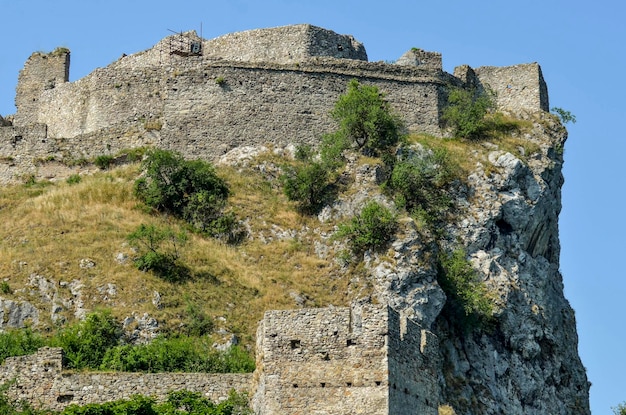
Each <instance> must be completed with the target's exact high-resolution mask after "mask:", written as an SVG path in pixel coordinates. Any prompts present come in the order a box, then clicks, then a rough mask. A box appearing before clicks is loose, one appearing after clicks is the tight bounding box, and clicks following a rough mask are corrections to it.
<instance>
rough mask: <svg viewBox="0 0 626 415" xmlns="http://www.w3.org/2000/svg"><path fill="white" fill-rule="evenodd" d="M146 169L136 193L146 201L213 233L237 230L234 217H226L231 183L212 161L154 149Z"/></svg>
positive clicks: (144, 167)
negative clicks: (193, 158)
mask: <svg viewBox="0 0 626 415" xmlns="http://www.w3.org/2000/svg"><path fill="white" fill-rule="evenodd" d="M143 170H144V172H145V177H143V178H140V179H138V180H137V181H136V182H135V194H136V195H137V197H138V198H139V199H140V200H142V201H143V202H144V203H145V204H146V205H148V206H150V207H152V208H154V209H156V210H158V211H161V212H166V213H170V214H172V215H174V216H176V217H179V218H181V219H184V220H185V221H187V222H188V223H189V224H191V226H192V227H193V228H194V229H195V230H196V231H199V232H203V233H206V234H208V235H211V236H215V237H222V236H225V237H226V239H228V240H229V238H230V236H231V235H233V234H237V232H238V230H237V229H236V227H237V226H238V222H237V221H236V220H235V218H234V217H227V218H223V216H224V214H223V211H224V208H225V206H226V200H227V198H228V195H229V189H228V186H227V185H226V182H225V181H224V180H223V179H221V178H220V177H218V176H217V174H216V172H215V169H214V168H213V166H212V165H211V164H210V163H208V162H205V161H202V160H191V161H187V160H185V159H184V158H183V157H182V156H181V155H180V154H178V153H174V152H171V151H166V150H159V149H155V150H151V151H149V152H148V153H147V157H146V158H145V159H144V161H143ZM226 227H229V228H228V229H226ZM229 241H230V240H229Z"/></svg>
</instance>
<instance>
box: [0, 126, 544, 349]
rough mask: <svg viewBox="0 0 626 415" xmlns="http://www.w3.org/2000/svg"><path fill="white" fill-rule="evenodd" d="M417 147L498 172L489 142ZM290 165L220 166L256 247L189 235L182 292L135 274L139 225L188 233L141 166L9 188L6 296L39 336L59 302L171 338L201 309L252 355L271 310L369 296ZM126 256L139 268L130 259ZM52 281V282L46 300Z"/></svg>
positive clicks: (274, 160)
mask: <svg viewBox="0 0 626 415" xmlns="http://www.w3.org/2000/svg"><path fill="white" fill-rule="evenodd" d="M410 141H414V142H421V143H423V144H426V145H427V146H429V147H438V146H439V147H445V148H446V150H447V151H448V153H449V154H450V155H451V156H452V158H453V159H454V160H455V161H456V163H457V164H458V165H459V166H460V167H461V169H462V170H463V171H465V172H467V171H470V170H471V169H472V168H473V166H475V165H476V162H478V161H480V162H482V163H483V164H485V165H487V166H488V164H489V163H488V161H487V160H486V154H487V153H488V151H490V148H489V147H486V146H484V145H482V144H480V143H471V142H464V141H451V140H441V139H436V138H433V137H428V136H419V137H417V136H415V137H411V139H410ZM497 144H498V146H499V147H500V148H501V149H504V150H507V151H511V152H514V153H515V154H517V155H518V156H520V155H522V154H525V155H526V156H528V155H530V154H532V153H533V152H534V151H536V150H537V148H536V147H535V148H532V147H533V145H532V143H530V142H528V141H525V140H521V139H517V138H510V137H509V138H507V139H498V140H497ZM284 162H285V160H283V159H281V158H280V157H279V156H276V155H273V154H265V155H261V156H259V157H257V158H256V159H255V160H254V161H253V162H251V163H249V166H248V167H236V168H235V167H223V166H222V167H218V168H217V171H218V174H219V175H220V176H221V177H223V178H224V179H225V180H226V181H227V183H228V185H229V187H230V189H231V196H230V198H229V208H230V209H232V211H233V212H234V213H235V214H236V215H237V217H238V218H240V219H242V220H244V223H245V226H246V228H247V229H248V231H249V238H248V239H246V240H245V241H244V242H243V243H241V244H239V245H235V246H233V245H227V244H224V243H222V242H219V241H217V240H215V239H211V238H205V237H201V236H199V235H197V234H193V233H191V232H189V236H190V240H189V242H188V244H187V245H186V247H185V249H184V251H183V252H182V256H181V258H182V260H183V262H184V263H185V264H186V265H187V266H189V267H190V268H191V269H192V271H193V275H194V277H193V278H192V279H191V280H188V281H185V282H182V283H171V282H166V281H163V280H162V279H159V278H158V277H156V276H154V275H152V274H151V273H147V272H141V271H138V270H137V269H136V268H135V267H134V266H133V262H132V258H133V256H134V255H135V253H134V252H133V250H132V248H131V247H130V246H129V245H128V243H127V240H126V237H127V236H128V235H129V234H130V233H131V232H132V231H133V230H135V229H136V228H137V227H138V226H139V225H140V224H142V223H145V224H156V225H159V226H165V225H167V226H171V227H173V228H175V229H184V228H185V224H184V223H183V222H181V221H177V220H175V219H172V218H171V217H168V216H163V215H158V214H154V213H153V212H150V211H149V210H147V209H146V208H145V207H144V206H143V205H142V204H141V203H140V202H139V201H138V200H137V199H136V198H135V196H134V195H133V183H134V181H135V180H136V178H137V177H138V176H139V174H140V166H139V164H132V165H126V166H121V167H117V168H113V169H111V170H107V171H101V172H99V173H97V174H94V175H85V176H83V177H82V180H80V182H78V183H75V184H69V183H68V182H65V181H58V182H55V183H50V182H35V183H32V182H31V183H29V184H22V185H14V186H10V187H5V188H2V189H0V222H2V224H3V226H2V227H0V244H1V245H0V246H1V248H2V249H0V283H2V293H1V294H0V295H1V296H2V297H3V298H6V299H13V300H27V301H29V302H30V303H32V304H34V305H36V306H37V308H38V309H39V310H43V311H42V312H41V313H40V327H42V328H50V329H53V328H54V326H55V323H53V321H52V319H51V311H50V310H51V307H52V303H53V302H55V303H57V304H63V303H65V305H64V306H63V309H62V310H61V311H59V312H57V313H56V314H55V315H57V316H62V318H61V319H58V320H59V321H68V322H71V321H73V320H74V319H75V312H76V310H77V308H83V309H84V310H86V311H91V310H94V309H97V308H106V309H111V311H112V313H113V315H115V316H116V317H118V318H120V319H122V318H124V317H127V316H129V315H132V314H133V313H138V314H139V315H142V314H143V313H148V314H149V315H150V316H152V317H154V318H156V319H157V320H158V322H159V326H160V327H161V329H162V330H163V331H164V332H167V331H174V332H175V331H177V330H178V329H180V327H181V326H184V325H186V324H188V323H190V320H191V319H192V318H193V315H194V311H193V310H194V309H195V310H198V309H199V310H202V311H203V312H204V313H205V314H206V315H207V316H209V317H210V318H211V319H212V320H213V322H214V323H215V330H214V331H215V332H220V331H221V330H220V329H224V330H226V331H227V332H233V333H235V334H237V335H238V336H239V337H240V338H241V339H242V340H243V342H244V344H248V345H250V344H252V343H253V342H254V340H253V339H254V333H255V330H256V326H257V323H258V321H259V320H260V319H261V318H262V315H263V312H264V311H265V310H268V309H281V308H294V307H299V306H309V307H318V306H326V305H329V304H333V305H336V306H340V305H347V304H348V303H349V302H350V300H351V299H353V298H354V297H355V296H356V295H357V294H356V293H358V295H360V296H361V295H365V294H367V293H368V285H367V276H366V272H365V271H364V269H363V267H362V266H359V265H352V266H349V267H342V266H341V265H339V264H338V263H337V262H336V261H335V260H334V256H335V255H336V252H335V253H334V254H331V255H330V256H329V258H327V259H321V257H323V255H322V256H320V255H318V254H316V244H317V245H318V246H319V245H320V242H322V245H326V246H328V245H332V244H333V241H329V240H328V236H329V235H331V234H332V233H333V232H334V229H335V225H336V224H335V223H332V222H327V223H323V222H320V221H319V220H318V219H317V217H314V216H306V215H302V214H299V213H297V212H296V209H295V208H294V205H293V203H292V202H289V201H288V200H287V199H286V197H285V196H284V195H283V192H282V189H281V188H280V182H279V180H277V168H276V166H277V165H279V164H280V163H284ZM368 162H372V160H370V159H367V158H363V157H362V158H361V159H360V160H357V161H356V164H353V165H359V164H363V163H368ZM374 162H376V161H374ZM345 175H346V177H348V183H347V184H346V187H345V188H344V189H342V190H343V192H344V194H347V195H349V194H350V192H354V191H355V189H356V188H358V187H359V186H360V185H361V184H360V183H354V182H353V181H352V182H351V181H350V178H352V179H353V178H354V172H349V171H348V172H346V174H345ZM377 191H379V190H377ZM400 231H401V229H400ZM123 257H127V258H128V259H127V260H126V261H120V258H123ZM85 259H88V260H90V261H91V262H92V263H93V264H95V266H90V265H91V264H90V263H89V262H88V261H87V262H86V261H84V260H85ZM81 261H82V262H81ZM81 264H82V266H81ZM36 276H39V278H36ZM42 280H44V281H48V282H49V283H50V284H49V285H48V286H47V287H44V289H43V290H42V289H41V281H42ZM72 281H80V283H81V284H82V287H81V288H80V289H79V290H78V292H77V291H76V288H75V285H74V289H73V290H74V292H72V288H71V285H72V284H70V283H71V282H72ZM35 285H38V286H39V288H37V287H35ZM112 287H113V288H112ZM155 293H158V295H156V294H155ZM155 296H157V297H158V296H160V300H158V301H155ZM57 324H58V323H57ZM221 332H224V331H221Z"/></svg>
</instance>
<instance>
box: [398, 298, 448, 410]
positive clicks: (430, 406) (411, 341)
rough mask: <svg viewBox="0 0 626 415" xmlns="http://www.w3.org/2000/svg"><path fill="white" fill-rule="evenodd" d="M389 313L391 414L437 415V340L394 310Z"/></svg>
mask: <svg viewBox="0 0 626 415" xmlns="http://www.w3.org/2000/svg"><path fill="white" fill-rule="evenodd" d="M388 314H389V317H388V321H389V337H388V342H387V347H388V353H389V413H390V414H394V415H409V414H420V415H437V412H438V404H439V402H438V399H437V398H438V396H439V383H438V379H437V373H438V367H439V365H438V363H439V357H438V356H439V342H438V340H437V337H436V336H435V335H434V334H432V333H431V332H429V331H427V330H423V329H422V327H421V326H420V325H419V324H417V323H416V322H414V321H412V320H410V319H408V318H406V317H403V316H401V315H400V314H399V313H398V312H396V311H394V310H392V309H391V308H390V309H389V310H388Z"/></svg>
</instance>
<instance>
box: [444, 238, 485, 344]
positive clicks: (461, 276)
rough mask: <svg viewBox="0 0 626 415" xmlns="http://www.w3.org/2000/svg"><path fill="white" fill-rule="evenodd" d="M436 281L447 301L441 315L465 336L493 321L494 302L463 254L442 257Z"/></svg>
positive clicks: (455, 253) (459, 252)
mask: <svg viewBox="0 0 626 415" xmlns="http://www.w3.org/2000/svg"><path fill="white" fill-rule="evenodd" d="M439 265H440V267H439V272H438V275H437V281H438V282H439V285H440V286H441V288H442V289H443V291H444V292H445V293H446V296H447V297H448V300H447V301H446V304H445V306H444V312H445V313H446V314H447V315H448V317H449V318H450V321H451V322H452V323H453V324H455V325H456V326H458V327H459V328H461V329H462V331H465V332H468V331H471V330H473V329H476V328H489V324H490V323H491V322H492V320H493V312H494V302H493V300H492V298H491V296H490V294H489V291H488V289H487V287H486V286H485V284H484V283H483V282H482V281H481V280H480V279H479V276H478V273H477V272H476V271H475V270H474V269H473V268H472V265H471V264H470V263H469V261H468V260H467V259H466V254H465V251H463V250H461V249H458V250H456V251H454V252H453V253H452V254H445V253H444V254H441V255H440V258H439Z"/></svg>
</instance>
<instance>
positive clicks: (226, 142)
mask: <svg viewBox="0 0 626 415" xmlns="http://www.w3.org/2000/svg"><path fill="white" fill-rule="evenodd" d="M355 62H356V61H355ZM372 66H373V64H361V63H358V64H356V63H355V64H354V67H346V68H344V69H343V71H338V70H337V68H335V67H333V66H330V65H328V64H321V65H320V64H315V65H314V64H310V65H304V64H302V65H299V66H298V67H291V68H289V67H278V66H276V67H270V66H265V67H259V66H257V67H253V66H251V67H244V66H238V67H237V66H233V65H218V64H213V65H207V66H205V67H203V68H201V69H194V70H190V71H188V72H183V73H181V74H180V75H178V76H175V77H171V78H169V79H168V80H167V90H166V92H165V103H164V108H163V119H164V124H163V130H162V131H161V136H162V139H163V142H162V146H163V147H164V148H170V149H175V150H178V151H180V152H182V153H183V154H185V155H186V156H189V157H193V156H195V157H204V158H211V157H215V156H219V155H221V154H223V153H225V152H226V151H228V150H230V149H232V148H235V147H238V146H242V145H259V144H274V145H278V146H284V145H287V144H289V143H308V144H312V145H313V146H316V145H317V144H318V143H319V141H320V139H321V137H322V135H323V134H324V133H329V132H331V131H333V130H335V129H336V128H337V125H336V122H335V121H334V120H332V118H331V117H330V110H331V109H332V108H333V105H334V103H335V102H336V100H337V99H338V97H339V96H340V95H341V94H343V93H345V91H346V87H347V84H348V82H349V80H350V79H352V78H357V79H359V81H361V82H363V83H367V84H371V85H375V86H377V87H378V88H379V90H380V91H381V92H383V93H384V94H385V96H386V99H387V100H388V101H389V102H390V104H391V106H392V108H393V109H394V110H395V111H397V112H398V113H399V114H402V118H403V119H404V121H405V123H406V124H407V127H408V128H409V129H411V130H419V131H427V132H431V133H434V134H436V133H437V132H438V131H439V100H440V93H441V92H440V90H441V89H442V85H443V83H442V82H441V81H439V80H437V79H435V78H434V77H429V76H427V74H426V73H424V72H419V71H417V70H413V72H412V75H413V76H412V77H409V76H406V75H405V79H404V80H403V81H402V82H399V81H398V80H397V79H394V78H393V75H394V73H393V72H391V71H390V72H389V73H388V74H386V75H387V76H384V75H381V74H380V73H378V74H376V75H375V76H371V77H370V76H367V75H368V74H367V72H366V70H367V69H371V67H372ZM331 71H333V72H331ZM334 71H336V72H334ZM342 72H343V73H342ZM398 73H402V72H401V71H398ZM407 73H408V74H411V71H409V70H406V71H405V72H404V74H407ZM425 75H426V76H425ZM218 78H219V79H222V80H223V83H222V84H221V85H218V84H217V83H216V79H218Z"/></svg>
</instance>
